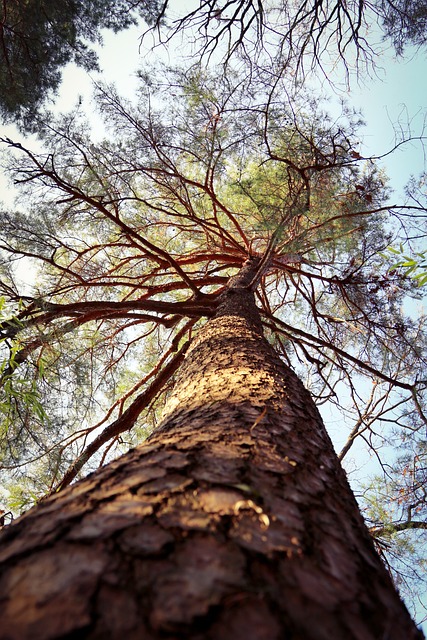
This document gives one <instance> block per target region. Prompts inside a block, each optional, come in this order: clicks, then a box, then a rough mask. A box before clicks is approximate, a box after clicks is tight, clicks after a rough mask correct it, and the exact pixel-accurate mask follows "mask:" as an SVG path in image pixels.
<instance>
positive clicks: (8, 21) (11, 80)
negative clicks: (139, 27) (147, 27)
mask: <svg viewBox="0 0 427 640" xmlns="http://www.w3.org/2000/svg"><path fill="white" fill-rule="evenodd" d="M160 6H161V3H159V2H158V0H151V1H150V2H136V3H135V2H131V1H130V0H120V1H119V2H117V1H115V0H77V1H75V0H58V1H57V2H51V1H50V0H27V1H26V2H16V1H15V0H6V1H5V2H3V3H2V8H1V9H0V22H1V30H0V33H1V36H0V114H1V115H2V116H3V118H5V119H6V120H11V119H14V120H16V121H19V122H20V123H21V124H22V125H24V126H30V125H32V124H33V121H34V117H35V114H36V112H37V110H38V109H39V108H40V106H41V105H43V104H44V103H45V102H46V99H47V98H48V97H52V94H53V93H54V92H55V91H56V89H57V88H58V86H59V83H60V80H61V70H62V68H63V67H64V66H65V65H66V64H67V63H69V62H75V63H76V64H77V65H79V66H82V67H83V68H85V69H87V70H95V69H97V68H98V64H97V57H96V54H95V52H94V50H93V49H91V47H90V46H89V43H94V42H96V41H99V40H100V39H101V35H100V30H101V29H103V28H107V29H112V30H114V31H118V30H120V29H125V28H126V27H129V26H130V25H131V24H135V23H136V21H137V19H138V17H142V18H144V19H145V20H147V21H148V22H150V21H153V20H155V19H156V17H157V15H158V14H159V11H160Z"/></svg>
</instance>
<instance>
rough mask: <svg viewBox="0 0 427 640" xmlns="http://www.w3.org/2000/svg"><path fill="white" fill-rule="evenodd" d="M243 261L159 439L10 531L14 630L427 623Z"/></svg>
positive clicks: (386, 628) (6, 619) (371, 628)
mask: <svg viewBox="0 0 427 640" xmlns="http://www.w3.org/2000/svg"><path fill="white" fill-rule="evenodd" d="M246 275H247V277H248V278H249V280H248V279H246V280H245V279H244V277H243V276H244V274H243V275H242V277H241V278H240V280H239V278H237V279H236V280H235V281H234V282H233V283H232V286H231V287H230V289H229V291H228V293H227V294H226V295H225V296H224V301H223V304H222V306H221V307H220V309H219V311H218V313H217V316H216V317H215V318H214V319H213V320H211V321H210V322H209V323H208V324H207V325H206V327H205V329H204V330H203V331H202V332H201V334H200V336H199V337H198V338H197V339H196V340H195V342H194V344H193V345H192V348H191V351H190V352H189V353H188V355H187V358H186V361H185V362H184V365H183V366H182V369H181V372H180V376H179V380H178V382H177V384H176V387H175V391H174V394H173V397H172V398H171V400H170V402H169V405H168V409H167V415H166V416H165V418H164V420H163V423H162V425H161V426H160V428H159V430H158V431H157V432H156V433H155V434H154V435H153V436H152V437H151V438H150V441H149V442H148V443H146V444H144V445H142V446H141V447H139V448H137V449H135V450H133V451H131V452H130V453H128V454H127V455H125V456H123V457H122V458H120V459H119V460H117V461H115V462H113V463H112V464H110V465H108V466H107V467H104V468H102V469H101V470H100V471H98V472H96V473H94V474H92V475H91V476H89V477H88V478H87V479H85V480H83V481H81V482H79V483H77V484H76V485H74V486H72V487H70V488H68V489H66V490H64V491H63V492H61V493H60V494H58V495H56V496H53V497H51V498H49V499H47V500H46V501H44V502H43V503H42V504H41V505H39V506H38V507H36V508H35V509H33V510H31V511H30V512H29V513H28V514H26V515H25V516H23V517H22V518H20V519H19V521H17V522H16V523H15V524H13V525H11V526H9V527H7V528H5V530H4V532H3V534H2V537H1V549H0V561H1V578H0V620H1V623H0V624H1V627H0V637H1V638H2V639H8V640H26V639H30V638H31V640H39V639H43V640H48V639H51V638H64V639H67V640H70V639H72V638H90V639H99V640H104V639H108V638H112V639H116V638H120V639H122V638H126V639H131V640H132V639H135V640H136V639H138V640H140V639H144V640H157V639H160V638H163V639H165V638H166V639H169V640H172V639H178V638H181V639H189V640H202V639H208V640H219V639H221V640H240V639H241V638H244V639H245V640H344V639H346V640H415V639H416V638H422V637H423V636H422V634H421V633H420V632H419V631H418V630H417V629H416V627H415V625H414V624H413V622H412V621H411V619H410V617H409V614H408V613H407V611H406V609H405V607H404V605H403V604H402V603H401V601H400V599H399V597H398V595H397V593H396V592H395V590H394V588H393V585H392V584H391V581H390V578H389V576H388V574H387V572H386V570H385V569H384V567H383V565H382V563H381V561H380V560H379V558H378V556H377V555H376V552H375V550H374V549H373V545H372V542H371V539H370V537H369V534H368V532H367V530H366V528H365V525H364V523H363V521H362V518H361V516H360V513H359V510H358V507H357V505H356V502H355V500H354V497H353V495H352V493H351V490H350V488H349V486H348V483H347V480H346V477H345V474H344V472H343V471H342V469H341V467H340V465H339V463H338V461H337V458H336V455H335V453H334V451H333V448H332V445H331V442H330V440H329V437H328V436H327V434H326V431H325V428H324V426H323V424H322V421H321V418H320V415H319V413H318V411H317V409H316V407H315V406H314V404H313V402H312V400H311V398H310V396H309V394H308V392H307V391H306V390H305V389H304V387H303V385H302V384H301V382H300V381H299V380H298V378H297V377H296V376H295V375H294V374H293V373H292V372H291V371H290V370H289V369H288V368H287V367H286V366H285V365H284V364H283V363H282V362H281V361H280V360H279V358H278V357H277V356H276V355H275V353H274V352H273V351H272V349H271V348H270V346H269V345H268V343H267V342H266V341H265V340H264V338H263V337H262V334H261V324H260V320H259V316H258V312H257V311H256V308H255V304H254V299H253V294H252V293H251V292H250V291H248V290H247V289H244V288H241V287H242V284H245V283H246V284H247V283H248V282H249V281H250V273H249V272H248V274H246Z"/></svg>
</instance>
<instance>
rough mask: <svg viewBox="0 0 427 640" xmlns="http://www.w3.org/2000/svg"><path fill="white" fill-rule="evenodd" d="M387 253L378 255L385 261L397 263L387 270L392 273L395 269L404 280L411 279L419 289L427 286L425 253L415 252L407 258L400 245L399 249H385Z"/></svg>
mask: <svg viewBox="0 0 427 640" xmlns="http://www.w3.org/2000/svg"><path fill="white" fill-rule="evenodd" d="M387 251H388V253H380V256H381V257H382V258H384V259H385V260H387V261H390V259H393V260H396V258H398V260H397V262H394V261H393V263H392V265H391V266H390V268H389V270H390V272H393V271H394V270H396V269H400V270H401V271H402V273H403V275H404V276H405V277H406V278H409V277H411V278H412V279H413V280H414V281H415V282H416V283H417V285H418V286H419V287H422V286H424V285H425V284H427V270H426V269H427V251H422V252H415V253H414V254H413V255H410V256H408V255H407V254H406V251H405V248H404V247H403V245H402V244H400V245H399V248H398V249H396V248H395V247H387Z"/></svg>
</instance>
